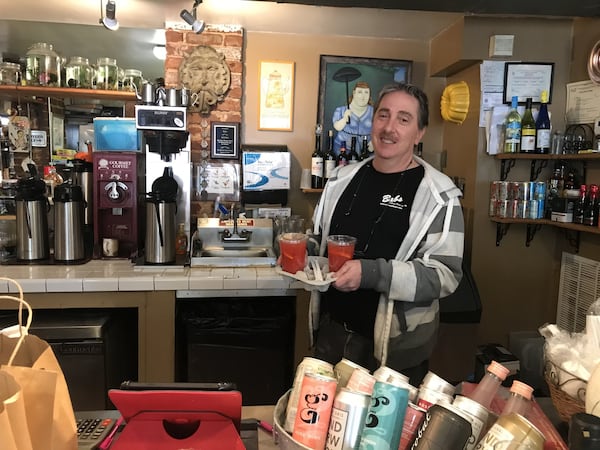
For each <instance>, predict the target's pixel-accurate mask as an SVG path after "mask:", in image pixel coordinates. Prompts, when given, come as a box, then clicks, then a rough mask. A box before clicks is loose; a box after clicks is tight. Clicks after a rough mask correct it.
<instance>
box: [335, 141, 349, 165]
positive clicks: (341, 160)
mask: <svg viewBox="0 0 600 450" xmlns="http://www.w3.org/2000/svg"><path fill="white" fill-rule="evenodd" d="M347 164H348V155H347V154H346V143H345V142H342V143H341V144H340V153H339V154H338V155H337V164H336V166H345V165H347Z"/></svg>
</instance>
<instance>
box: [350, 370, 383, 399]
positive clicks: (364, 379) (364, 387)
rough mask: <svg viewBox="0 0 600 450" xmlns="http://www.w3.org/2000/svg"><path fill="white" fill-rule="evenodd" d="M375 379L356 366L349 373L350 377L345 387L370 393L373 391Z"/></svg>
mask: <svg viewBox="0 0 600 450" xmlns="http://www.w3.org/2000/svg"><path fill="white" fill-rule="evenodd" d="M375 381H376V380H375V377H374V376H373V375H371V374H370V373H369V372H367V371H365V370H362V369H361V368H359V367H357V368H356V369H354V371H353V372H352V375H350V379H349V380H348V384H347V385H346V387H347V388H348V389H350V390H352V391H356V392H362V393H364V394H367V395H371V394H372V393H373V387H374V386H375Z"/></svg>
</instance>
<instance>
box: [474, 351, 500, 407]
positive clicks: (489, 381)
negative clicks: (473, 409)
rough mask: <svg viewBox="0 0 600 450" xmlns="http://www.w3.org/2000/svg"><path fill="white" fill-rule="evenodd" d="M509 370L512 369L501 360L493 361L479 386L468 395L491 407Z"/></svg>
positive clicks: (484, 405) (482, 404)
mask: <svg viewBox="0 0 600 450" xmlns="http://www.w3.org/2000/svg"><path fill="white" fill-rule="evenodd" d="M509 372H510V370H508V369H507V368H506V367H504V366H503V365H502V364H500V363H499V362H496V361H492V362H491V363H490V365H489V366H488V367H487V370H486V373H485V375H484V376H483V378H481V381H480V382H479V384H478V385H477V387H476V388H475V389H473V392H471V394H470V395H467V397H469V398H470V399H471V400H475V401H476V402H477V403H479V404H480V405H481V406H483V407H484V408H487V409H489V408H490V405H491V404H492V400H493V399H494V397H495V395H496V392H498V388H500V385H501V384H502V382H503V381H504V380H505V379H506V376H507V375H508V373H509Z"/></svg>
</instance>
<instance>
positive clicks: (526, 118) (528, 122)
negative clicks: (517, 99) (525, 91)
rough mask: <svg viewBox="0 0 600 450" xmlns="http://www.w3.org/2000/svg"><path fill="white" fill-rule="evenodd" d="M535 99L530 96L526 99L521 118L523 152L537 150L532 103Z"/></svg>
mask: <svg viewBox="0 0 600 450" xmlns="http://www.w3.org/2000/svg"><path fill="white" fill-rule="evenodd" d="M532 103H533V100H532V99H531V97H528V98H527V100H526V101H525V112H524V113H523V117H522V118H521V153H533V152H535V120H533V112H532V111H531V105H532Z"/></svg>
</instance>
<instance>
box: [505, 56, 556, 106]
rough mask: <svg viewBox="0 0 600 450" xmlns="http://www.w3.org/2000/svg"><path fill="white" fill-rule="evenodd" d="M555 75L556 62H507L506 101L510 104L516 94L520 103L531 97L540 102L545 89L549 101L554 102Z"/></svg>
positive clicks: (535, 101)
mask: <svg viewBox="0 0 600 450" xmlns="http://www.w3.org/2000/svg"><path fill="white" fill-rule="evenodd" d="M553 75H554V63H543V62H528V63H520V62H518V63H517V62H507V63H506V64H505V65H504V103H506V104H510V102H511V101H512V98H513V96H515V95H516V96H517V97H519V103H525V101H526V100H527V98H529V97H531V99H532V100H533V102H534V103H540V101H541V97H542V92H543V91H546V92H547V93H548V103H552V77H553Z"/></svg>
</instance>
